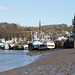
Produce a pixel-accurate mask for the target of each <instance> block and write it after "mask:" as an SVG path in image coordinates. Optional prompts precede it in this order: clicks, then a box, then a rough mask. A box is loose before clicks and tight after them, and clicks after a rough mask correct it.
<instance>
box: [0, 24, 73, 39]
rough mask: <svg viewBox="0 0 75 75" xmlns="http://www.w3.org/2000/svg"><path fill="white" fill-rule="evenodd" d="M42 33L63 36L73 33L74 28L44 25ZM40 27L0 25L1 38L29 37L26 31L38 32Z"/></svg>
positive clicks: (61, 25) (63, 25) (64, 25)
mask: <svg viewBox="0 0 75 75" xmlns="http://www.w3.org/2000/svg"><path fill="white" fill-rule="evenodd" d="M41 28H42V32H44V33H49V32H51V33H52V34H53V35H57V34H61V32H62V31H69V32H71V31H72V29H73V26H68V25H66V24H59V25H43V26H42V27H41ZM38 30H39V28H38V27H22V26H19V25H17V24H14V23H12V24H9V23H0V38H3V37H4V38H5V37H7V36H11V35H12V36H13V37H14V36H17V37H18V36H27V35H29V34H27V33H24V31H32V32H34V31H38Z"/></svg>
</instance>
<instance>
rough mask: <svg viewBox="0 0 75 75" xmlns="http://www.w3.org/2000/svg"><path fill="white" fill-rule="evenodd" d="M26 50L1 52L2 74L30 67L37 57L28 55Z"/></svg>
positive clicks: (0, 66)
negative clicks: (22, 67) (18, 68)
mask: <svg viewBox="0 0 75 75" xmlns="http://www.w3.org/2000/svg"><path fill="white" fill-rule="evenodd" d="M26 52H28V51H26V50H18V51H17V50H0V72H2V71H6V70H10V69H13V68H17V67H21V66H25V65H28V64H30V63H32V62H33V61H34V59H35V58H36V57H37V56H29V55H26Z"/></svg>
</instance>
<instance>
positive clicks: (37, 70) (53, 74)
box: [0, 49, 75, 75]
mask: <svg viewBox="0 0 75 75" xmlns="http://www.w3.org/2000/svg"><path fill="white" fill-rule="evenodd" d="M38 54H39V53H38ZM0 75H75V49H61V50H58V49H57V50H55V51H46V52H42V55H40V57H39V58H38V59H37V60H36V61H35V62H33V63H32V64H29V65H27V66H24V67H20V68H16V69H13V70H10V71H6V72H1V73H0Z"/></svg>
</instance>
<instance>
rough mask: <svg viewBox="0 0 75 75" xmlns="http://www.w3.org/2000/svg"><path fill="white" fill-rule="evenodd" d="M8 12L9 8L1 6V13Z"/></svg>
mask: <svg viewBox="0 0 75 75" xmlns="http://www.w3.org/2000/svg"><path fill="white" fill-rule="evenodd" d="M7 10H9V8H6V7H1V6H0V11H7Z"/></svg>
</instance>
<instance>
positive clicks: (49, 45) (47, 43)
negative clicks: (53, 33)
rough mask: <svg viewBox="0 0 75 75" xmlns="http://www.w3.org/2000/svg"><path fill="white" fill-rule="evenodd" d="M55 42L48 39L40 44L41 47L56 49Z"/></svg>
mask: <svg viewBox="0 0 75 75" xmlns="http://www.w3.org/2000/svg"><path fill="white" fill-rule="evenodd" d="M54 48H55V43H54V42H53V41H52V40H46V41H45V42H44V43H43V44H42V45H40V46H39V49H54Z"/></svg>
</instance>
